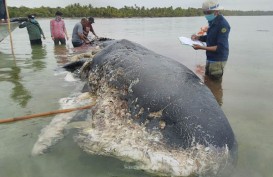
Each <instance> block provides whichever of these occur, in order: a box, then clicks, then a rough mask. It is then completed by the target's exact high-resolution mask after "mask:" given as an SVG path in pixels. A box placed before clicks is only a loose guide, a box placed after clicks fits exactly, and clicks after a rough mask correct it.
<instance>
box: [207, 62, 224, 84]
mask: <svg viewBox="0 0 273 177" xmlns="http://www.w3.org/2000/svg"><path fill="white" fill-rule="evenodd" d="M226 63H227V62H226V61H215V62H214V61H213V62H212V61H207V63H206V71H205V74H206V75H207V76H209V77H210V78H211V79H213V80H220V79H222V76H223V74H224V68H225V65H226Z"/></svg>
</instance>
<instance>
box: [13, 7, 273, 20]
mask: <svg viewBox="0 0 273 177" xmlns="http://www.w3.org/2000/svg"><path fill="white" fill-rule="evenodd" d="M57 10H59V11H61V12H62V13H63V14H64V15H63V16H64V17H87V16H93V17H105V18H124V17H189V16H202V15H203V12H202V9H196V8H187V9H183V8H181V7H178V8H175V9H174V8H173V7H164V8H158V7H154V8H150V9H149V8H145V7H138V6H136V5H135V6H130V7H129V6H124V7H123V8H120V9H117V8H115V7H111V6H107V7H100V8H97V7H93V6H92V5H91V4H89V5H83V6H82V5H80V4H79V3H75V4H71V5H68V6H66V7H64V8H61V7H57V8H52V7H44V6H42V7H39V8H28V7H24V6H21V7H9V13H10V17H11V18H12V17H26V16H27V15H28V14H36V15H37V16H38V17H52V16H54V14H55V12H56V11H57ZM222 13H223V14H224V15H226V16H261V15H273V11H238V10H224V11H222Z"/></svg>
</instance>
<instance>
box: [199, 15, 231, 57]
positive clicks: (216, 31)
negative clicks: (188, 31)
mask: <svg viewBox="0 0 273 177" xmlns="http://www.w3.org/2000/svg"><path fill="white" fill-rule="evenodd" d="M229 32H230V26H229V24H228V22H227V21H226V19H225V18H224V17H223V16H222V15H218V16H217V17H216V18H215V19H214V20H213V21H211V22H209V28H208V31H207V35H205V36H201V37H200V41H202V42H206V43H207V46H208V47H209V46H217V50H216V51H215V52H211V51H206V55H207V60H209V61H227V59H228V54H229V45H228V35H229Z"/></svg>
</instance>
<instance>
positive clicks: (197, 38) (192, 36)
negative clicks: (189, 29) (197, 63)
mask: <svg viewBox="0 0 273 177" xmlns="http://www.w3.org/2000/svg"><path fill="white" fill-rule="evenodd" d="M191 40H193V41H196V40H199V36H197V35H196V34H193V35H191Z"/></svg>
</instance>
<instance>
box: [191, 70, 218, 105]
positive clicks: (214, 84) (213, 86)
mask: <svg viewBox="0 0 273 177" xmlns="http://www.w3.org/2000/svg"><path fill="white" fill-rule="evenodd" d="M195 73H196V74H197V75H198V76H199V77H200V78H201V79H203V81H204V83H205V84H206V86H207V87H208V88H209V89H210V90H211V92H212V94H213V95H214V97H215V99H216V101H217V102H218V104H219V105H220V106H222V105H223V88H222V79H221V80H212V79H210V78H209V77H208V76H206V75H205V66H202V65H196V67H195Z"/></svg>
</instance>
